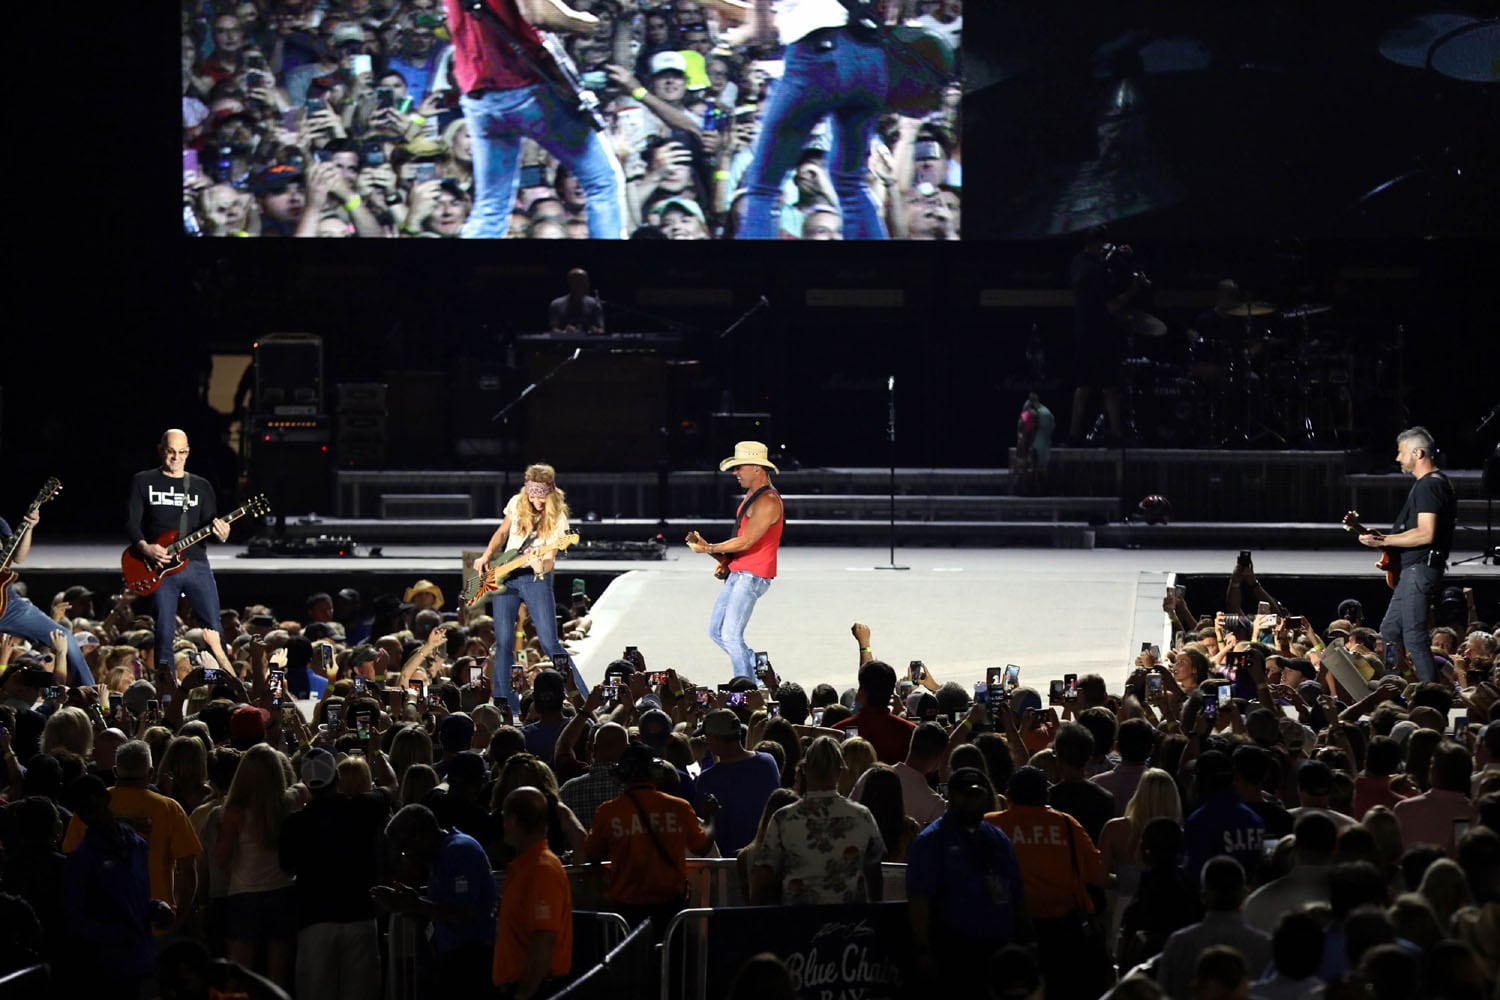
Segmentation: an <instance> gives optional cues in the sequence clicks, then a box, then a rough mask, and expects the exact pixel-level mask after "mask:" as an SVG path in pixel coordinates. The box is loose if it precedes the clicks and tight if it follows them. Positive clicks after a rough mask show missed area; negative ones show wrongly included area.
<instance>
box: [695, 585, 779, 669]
mask: <svg viewBox="0 0 1500 1000" xmlns="http://www.w3.org/2000/svg"><path fill="white" fill-rule="evenodd" d="M769 589H771V581H770V580H767V579H766V578H765V577H762V576H756V575H755V574H754V573H746V572H744V571H743V570H741V571H739V572H736V573H730V574H729V579H727V580H725V581H724V586H723V587H721V588H720V589H719V598H718V600H716V601H714V610H713V614H711V615H710V616H709V618H708V637H709V638H710V639H712V640H713V641H714V642H716V643H718V645H719V648H720V649H722V650H724V652H726V653H728V654H729V662H730V663H731V664H733V665H734V676H736V677H748V678H750V679H751V680H755V650H753V649H751V648H750V646H749V645H748V644H747V643H746V642H745V626H746V625H748V624H750V614H751V612H753V611H754V610H755V602H756V601H758V600H760V599H761V597H762V596H763V595H764V594H765V592H766V591H767V590H769Z"/></svg>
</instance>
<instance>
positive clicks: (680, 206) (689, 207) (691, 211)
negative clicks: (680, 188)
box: [656, 198, 708, 223]
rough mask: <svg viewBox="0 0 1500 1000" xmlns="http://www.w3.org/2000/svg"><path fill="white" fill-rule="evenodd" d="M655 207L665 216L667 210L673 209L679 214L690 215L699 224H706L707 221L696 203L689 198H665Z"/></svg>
mask: <svg viewBox="0 0 1500 1000" xmlns="http://www.w3.org/2000/svg"><path fill="white" fill-rule="evenodd" d="M656 207H657V210H658V211H660V212H661V213H662V214H663V215H665V214H666V212H667V209H669V208H675V209H677V210H678V211H680V212H684V213H686V214H688V215H691V216H692V217H693V218H695V219H697V220H698V221H699V222H705V223H706V222H707V221H708V220H706V219H705V218H704V217H703V209H701V208H699V207H698V203H697V202H696V201H694V200H693V199H691V198H665V199H663V200H662V201H659V202H657V205H656Z"/></svg>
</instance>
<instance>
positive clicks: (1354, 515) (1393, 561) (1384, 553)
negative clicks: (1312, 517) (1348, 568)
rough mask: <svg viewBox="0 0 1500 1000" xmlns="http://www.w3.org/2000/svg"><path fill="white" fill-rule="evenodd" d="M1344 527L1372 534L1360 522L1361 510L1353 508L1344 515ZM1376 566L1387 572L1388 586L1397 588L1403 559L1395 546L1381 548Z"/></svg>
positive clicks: (1357, 533)
mask: <svg viewBox="0 0 1500 1000" xmlns="http://www.w3.org/2000/svg"><path fill="white" fill-rule="evenodd" d="M1343 525H1344V529H1345V530H1346V531H1352V532H1354V534H1355V535H1356V536H1359V535H1368V534H1372V532H1371V530H1370V529H1369V528H1366V527H1365V526H1364V525H1363V524H1360V523H1359V511H1357V510H1351V511H1349V512H1348V513H1346V514H1345V515H1344V520H1343ZM1375 568H1376V569H1378V570H1380V572H1382V573H1384V574H1385V583H1386V586H1388V587H1390V588H1391V589H1392V590H1395V589H1396V581H1397V580H1399V579H1401V560H1400V559H1399V558H1397V556H1396V550H1395V549H1393V548H1383V549H1381V550H1380V559H1379V560H1378V561H1377V562H1376V563H1375Z"/></svg>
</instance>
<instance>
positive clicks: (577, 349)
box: [568, 347, 583, 361]
mask: <svg viewBox="0 0 1500 1000" xmlns="http://www.w3.org/2000/svg"><path fill="white" fill-rule="evenodd" d="M582 353H583V348H581V347H575V348H573V356H572V357H571V358H569V359H568V360H569V361H577V360H578V355H580V354H582Z"/></svg>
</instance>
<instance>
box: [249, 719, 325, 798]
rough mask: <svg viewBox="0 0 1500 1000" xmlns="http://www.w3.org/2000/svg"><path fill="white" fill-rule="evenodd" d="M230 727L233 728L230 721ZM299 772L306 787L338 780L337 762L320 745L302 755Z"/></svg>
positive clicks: (314, 787) (318, 785) (318, 786)
mask: <svg viewBox="0 0 1500 1000" xmlns="http://www.w3.org/2000/svg"><path fill="white" fill-rule="evenodd" d="M235 714H238V712H236V713H235ZM231 728H233V723H232V721H231ZM301 773H302V783H303V784H304V785H306V786H307V787H308V788H311V789H314V790H316V789H319V788H327V787H328V786H329V785H331V784H333V783H334V782H335V781H336V780H338V774H339V768H338V762H337V761H335V760H334V759H333V754H331V753H329V752H328V751H327V750H324V749H323V748H322V747H313V748H312V749H311V750H308V751H307V752H306V753H305V754H303V755H302V768H301Z"/></svg>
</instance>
